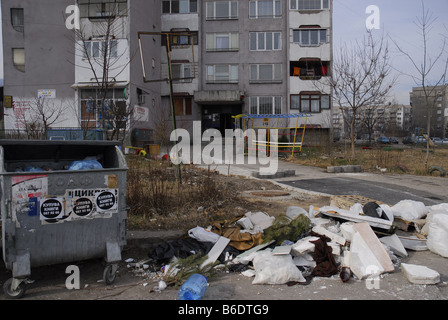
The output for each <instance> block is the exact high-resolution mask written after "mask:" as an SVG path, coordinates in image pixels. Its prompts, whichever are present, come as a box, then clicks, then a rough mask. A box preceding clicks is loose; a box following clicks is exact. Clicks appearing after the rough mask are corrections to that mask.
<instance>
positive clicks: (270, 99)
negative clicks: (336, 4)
mask: <svg viewBox="0 0 448 320" xmlns="http://www.w3.org/2000/svg"><path fill="white" fill-rule="evenodd" d="M70 5H77V7H78V8H79V12H80V17H79V18H80V20H79V21H80V30H82V31H83V33H82V36H81V33H80V32H76V31H75V30H71V29H68V28H67V26H66V21H65V20H64V19H67V17H68V16H69V14H70V13H66V9H67V7H68V6H70ZM111 17H112V18H114V28H113V29H112V30H113V31H112V32H105V31H104V24H105V22H106V21H107V19H108V18H111ZM2 18H3V19H2V20H3V42H4V57H5V58H4V65H5V96H11V97H13V101H14V107H13V108H11V110H7V109H5V115H6V116H5V128H6V129H20V128H23V126H24V121H23V119H27V118H26V117H30V113H31V110H32V109H33V108H32V101H33V99H34V100H36V97H37V98H39V97H44V98H45V101H46V103H50V102H51V103H52V104H53V105H60V104H61V105H63V109H64V111H65V112H64V114H63V115H62V116H60V118H58V121H55V123H54V124H52V126H53V127H80V126H87V127H88V128H102V129H107V125H109V126H110V125H111V124H110V123H109V124H108V123H106V122H107V121H106V122H105V121H104V119H105V117H106V115H107V112H105V111H101V110H102V109H101V108H99V107H97V106H99V105H100V104H102V105H103V107H104V106H106V107H107V106H108V105H114V106H119V108H122V109H130V110H132V112H131V113H129V116H126V117H123V121H126V122H127V123H128V128H129V126H131V127H132V128H131V129H138V130H137V133H139V134H142V132H143V133H144V132H145V130H147V129H153V128H154V127H156V126H157V125H158V124H159V123H160V122H161V121H167V119H166V117H165V118H163V117H160V115H166V116H167V117H170V112H171V111H170V110H171V101H170V93H172V94H173V97H174V98H173V101H174V110H175V115H176V121H177V122H178V124H179V125H178V127H179V126H181V127H184V128H187V129H188V128H189V127H190V126H191V123H192V121H194V120H196V121H201V123H202V129H203V130H205V129H207V128H217V129H219V130H221V131H223V130H225V129H229V128H232V127H233V124H234V120H233V118H232V116H234V115H237V114H241V113H248V114H280V113H298V112H305V113H310V114H311V115H312V117H310V118H309V119H308V125H312V126H314V127H316V128H330V127H331V123H332V121H331V109H332V108H331V99H330V96H331V91H330V89H329V88H324V89H317V88H318V87H319V88H321V86H316V81H318V80H320V79H323V77H327V76H329V75H330V72H331V60H332V1H331V0H251V1H225V0H203V1H201V0H162V1H156V0H78V1H74V0H63V1H61V0H58V1H56V0H49V1H45V3H42V4H39V2H37V1H32V0H3V1H2ZM145 31H146V32H152V33H154V34H152V35H150V36H148V37H145V39H144V41H142V42H141V46H142V53H143V54H142V59H140V56H139V49H140V48H139V43H138V36H137V34H138V32H145ZM166 34H171V36H169V37H168V38H167V37H166V36H165V35H166ZM167 39H168V40H167ZM167 45H168V46H169V60H170V61H171V68H169V66H168V55H167V50H166V49H167ZM106 51H107V55H108V57H109V58H110V60H109V61H110V63H111V68H109V69H108V70H107V74H106V82H107V84H108V85H107V86H106V88H104V86H103V88H102V90H100V92H102V95H103V94H104V92H106V91H107V92H106V97H107V99H102V98H101V97H99V96H98V92H99V91H98V89H99V87H101V86H99V84H98V81H97V79H98V78H102V77H100V76H103V74H104V63H103V64H101V61H102V60H101V57H102V52H106ZM95 58H97V60H95ZM92 61H96V64H92ZM142 61H143V64H142ZM142 65H143V67H144V69H145V72H146V79H145V78H144V77H143V70H142V69H143V67H142ZM170 69H171V72H172V75H173V77H172V78H173V79H174V80H173V83H172V91H171V88H170V85H169V82H168V81H163V79H167V78H168V71H169V70H170ZM102 79H104V78H102ZM104 101H106V102H107V103H104ZM56 102H57V103H56ZM126 115H127V114H126ZM21 119H22V120H21ZM114 121H115V122H113V123H112V126H119V122H120V121H117V119H115V120H114ZM291 125H295V123H294V124H291ZM142 139H143V140H144V138H142Z"/></svg>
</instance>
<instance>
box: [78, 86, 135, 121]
mask: <svg viewBox="0 0 448 320" xmlns="http://www.w3.org/2000/svg"><path fill="white" fill-rule="evenodd" d="M80 95H81V127H82V128H105V127H107V126H108V125H109V126H110V125H112V126H113V127H115V128H126V108H127V103H126V98H125V95H124V88H115V89H109V90H107V92H106V94H105V96H106V98H105V100H104V105H101V101H102V96H101V95H102V94H101V92H100V91H99V90H96V89H82V90H81V93H80Z"/></svg>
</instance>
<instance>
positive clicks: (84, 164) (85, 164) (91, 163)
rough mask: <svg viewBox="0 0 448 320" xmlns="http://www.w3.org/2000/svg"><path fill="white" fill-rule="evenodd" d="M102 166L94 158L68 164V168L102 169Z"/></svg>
mask: <svg viewBox="0 0 448 320" xmlns="http://www.w3.org/2000/svg"><path fill="white" fill-rule="evenodd" d="M102 168H103V166H102V165H101V163H99V162H98V161H96V160H77V161H73V162H72V163H71V164H70V165H69V166H68V170H92V169H102Z"/></svg>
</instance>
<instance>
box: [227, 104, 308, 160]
mask: <svg viewBox="0 0 448 320" xmlns="http://www.w3.org/2000/svg"><path fill="white" fill-rule="evenodd" d="M308 117H311V114H309V113H291V114H239V115H236V116H233V118H234V119H235V128H240V129H242V130H243V131H244V132H246V130H248V129H253V130H255V131H257V130H259V129H265V130H266V139H265V140H260V139H255V138H254V137H248V136H246V137H245V139H244V150H245V153H246V154H247V152H248V150H255V151H257V152H260V151H263V152H266V155H269V154H270V152H271V149H272V148H273V147H275V148H276V150H277V152H279V153H291V155H294V153H295V152H299V153H300V152H301V151H302V146H303V141H304V138H305V130H306V123H307V119H308ZM301 118H304V122H303V123H300V125H299V119H301ZM294 120H295V121H294ZM285 121H286V123H284V122H285ZM238 122H239V123H238ZM294 122H295V125H294V126H292V125H291V124H293V123H294ZM274 129H275V130H277V131H276V132H277V133H278V134H277V141H275V137H274V136H273V135H272V134H271V130H274ZM255 137H259V135H258V134H257V135H255ZM281 137H283V138H281Z"/></svg>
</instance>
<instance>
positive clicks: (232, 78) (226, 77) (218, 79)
mask: <svg viewBox="0 0 448 320" xmlns="http://www.w3.org/2000/svg"><path fill="white" fill-rule="evenodd" d="M207 83H238V65H236V64H235V65H233V64H216V65H208V66H207Z"/></svg>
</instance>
